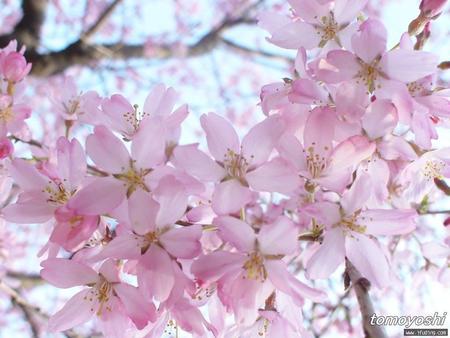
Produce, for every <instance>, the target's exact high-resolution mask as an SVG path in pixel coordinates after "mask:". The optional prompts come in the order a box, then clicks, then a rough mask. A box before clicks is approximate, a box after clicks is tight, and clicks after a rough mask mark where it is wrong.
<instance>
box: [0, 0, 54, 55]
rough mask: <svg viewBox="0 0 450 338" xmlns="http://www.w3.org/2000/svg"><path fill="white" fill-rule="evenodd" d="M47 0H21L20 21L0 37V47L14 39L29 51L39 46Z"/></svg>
mask: <svg viewBox="0 0 450 338" xmlns="http://www.w3.org/2000/svg"><path fill="white" fill-rule="evenodd" d="M47 5H48V0H23V1H22V13H23V15H22V19H20V21H19V22H18V23H17V25H16V26H15V27H14V30H13V31H12V32H11V33H9V34H6V35H3V36H0V47H3V46H5V45H7V44H8V42H9V41H11V40H14V39H16V40H17V41H18V42H19V43H20V44H21V45H25V46H27V48H29V49H35V48H37V47H38V46H39V42H40V35H41V28H42V25H43V23H44V21H45V12H46V9H47Z"/></svg>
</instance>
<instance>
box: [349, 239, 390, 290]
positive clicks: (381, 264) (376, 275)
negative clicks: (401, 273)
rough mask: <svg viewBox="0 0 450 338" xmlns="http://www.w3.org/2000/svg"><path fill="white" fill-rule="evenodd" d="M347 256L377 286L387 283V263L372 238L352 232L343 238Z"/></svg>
mask: <svg viewBox="0 0 450 338" xmlns="http://www.w3.org/2000/svg"><path fill="white" fill-rule="evenodd" d="M345 252H346V254H347V258H348V259H349V260H350V262H352V264H353V265H354V266H355V268H356V269H357V270H358V271H359V272H360V273H361V274H362V275H363V277H365V278H367V279H368V280H369V281H370V282H371V283H373V284H375V286H376V287H378V288H380V289H381V288H384V287H385V286H387V285H388V284H389V281H390V272H389V265H388V262H387V260H386V257H385V255H384V252H383V251H382V250H381V248H380V247H379V245H378V243H376V242H375V241H374V240H373V239H370V238H369V237H367V236H365V235H360V234H359V233H355V232H352V235H351V236H347V237H346V239H345Z"/></svg>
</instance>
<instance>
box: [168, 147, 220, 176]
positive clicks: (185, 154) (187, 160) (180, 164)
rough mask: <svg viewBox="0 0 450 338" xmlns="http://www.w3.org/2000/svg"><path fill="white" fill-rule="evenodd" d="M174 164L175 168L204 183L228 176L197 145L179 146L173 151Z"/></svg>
mask: <svg viewBox="0 0 450 338" xmlns="http://www.w3.org/2000/svg"><path fill="white" fill-rule="evenodd" d="M172 162H173V163H174V165H175V167H177V168H179V169H182V170H185V171H186V172H187V173H188V174H189V175H192V176H194V177H197V178H199V179H200V180H204V181H213V182H215V181H219V180H220V179H222V178H223V177H224V176H225V175H226V173H225V170H224V169H223V168H222V167H221V166H219V165H218V164H217V163H216V162H215V161H213V160H212V159H211V158H210V157H209V156H208V155H206V154H205V153H204V152H202V151H200V150H198V149H197V145H196V144H190V145H185V146H177V147H176V148H175V149H174V151H173V158H172Z"/></svg>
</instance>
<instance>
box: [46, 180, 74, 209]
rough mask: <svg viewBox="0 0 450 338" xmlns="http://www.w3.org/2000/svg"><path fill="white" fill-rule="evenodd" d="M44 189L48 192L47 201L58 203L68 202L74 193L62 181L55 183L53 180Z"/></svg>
mask: <svg viewBox="0 0 450 338" xmlns="http://www.w3.org/2000/svg"><path fill="white" fill-rule="evenodd" d="M48 183H49V184H48V185H47V186H46V187H45V188H44V190H42V192H46V193H47V194H48V198H47V202H50V203H54V204H57V205H62V204H66V203H67V201H68V200H69V198H70V197H71V196H72V195H73V193H71V192H70V191H67V190H66V188H65V187H64V185H63V184H62V183H55V182H52V181H49V182H48Z"/></svg>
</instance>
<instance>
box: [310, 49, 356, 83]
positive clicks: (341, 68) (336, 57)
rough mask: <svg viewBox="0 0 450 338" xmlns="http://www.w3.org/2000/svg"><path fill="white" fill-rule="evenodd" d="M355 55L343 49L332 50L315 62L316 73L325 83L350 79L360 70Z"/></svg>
mask: <svg viewBox="0 0 450 338" xmlns="http://www.w3.org/2000/svg"><path fill="white" fill-rule="evenodd" d="M360 68H361V66H360V64H359V63H358V61H357V59H356V56H355V55H354V54H353V53H351V52H349V51H345V50H333V51H331V52H329V53H328V54H327V58H326V59H321V60H320V61H319V63H318V64H317V69H316V75H317V77H318V78H319V79H320V80H323V81H325V82H327V83H339V82H342V81H347V80H351V79H352V78H353V77H354V76H355V75H356V74H357V73H358V71H359V70H360Z"/></svg>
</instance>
